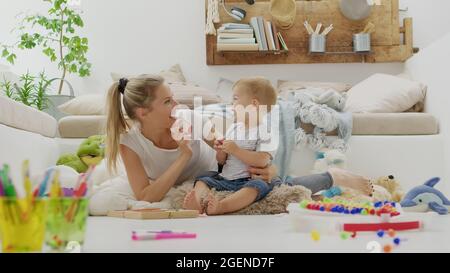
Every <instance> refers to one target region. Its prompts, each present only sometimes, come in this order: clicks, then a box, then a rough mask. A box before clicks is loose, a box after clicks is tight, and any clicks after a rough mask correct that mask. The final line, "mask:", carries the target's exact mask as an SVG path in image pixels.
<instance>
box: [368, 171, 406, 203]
mask: <svg viewBox="0 0 450 273" xmlns="http://www.w3.org/2000/svg"><path fill="white" fill-rule="evenodd" d="M372 184H374V185H379V186H381V187H383V188H385V189H386V190H387V191H388V192H389V193H390V194H391V197H392V198H391V199H392V201H393V202H400V201H401V200H402V198H403V196H404V193H403V192H402V189H401V187H400V183H398V181H397V180H395V177H394V176H393V175H389V176H383V177H380V178H378V179H377V180H375V181H372Z"/></svg>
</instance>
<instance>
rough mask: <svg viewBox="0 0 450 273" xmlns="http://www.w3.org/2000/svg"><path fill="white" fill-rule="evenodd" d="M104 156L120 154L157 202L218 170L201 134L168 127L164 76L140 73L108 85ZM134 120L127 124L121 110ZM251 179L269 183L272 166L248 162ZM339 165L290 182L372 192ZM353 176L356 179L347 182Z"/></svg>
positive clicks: (133, 181) (142, 197)
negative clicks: (179, 136)
mask: <svg viewBox="0 0 450 273" xmlns="http://www.w3.org/2000/svg"><path fill="white" fill-rule="evenodd" d="M107 104H108V105H107V108H108V118H107V147H106V157H107V163H108V168H109V170H110V171H115V170H116V165H117V159H118V156H119V154H120V156H121V158H122V161H123V163H124V165H125V170H126V172H127V176H128V181H129V184H130V186H131V189H132V191H133V193H134V195H135V197H136V199H137V200H139V201H147V202H160V201H161V200H162V199H163V198H164V197H165V195H166V194H167V193H168V192H169V190H170V189H171V188H172V187H173V186H176V185H180V184H181V183H183V182H184V181H186V180H189V179H194V178H195V177H198V176H199V175H201V174H204V173H205V172H206V171H216V170H217V169H218V164H217V160H216V151H215V150H214V149H213V148H211V147H210V146H209V145H208V144H207V143H206V142H205V141H203V140H192V141H188V140H181V141H175V140H174V138H173V137H172V134H171V130H170V128H171V127H172V125H173V124H174V122H175V119H174V118H173V117H172V110H173V109H174V107H175V106H177V102H176V101H174V99H173V94H172V92H171V90H170V88H169V87H168V85H166V84H165V83H164V80H163V78H161V77H159V76H154V75H143V76H140V77H137V78H132V79H129V80H128V79H121V80H120V81H119V82H116V83H114V84H113V85H112V86H111V88H110V89H109V91H108V101H107ZM122 105H123V107H124V109H125V112H126V115H127V116H128V118H129V119H131V120H132V121H133V122H132V124H131V125H130V124H129V123H128V122H127V121H126V119H125V115H124V113H123V111H122ZM249 172H250V173H251V175H252V178H253V179H261V180H264V181H266V182H268V183H270V182H272V179H273V183H272V185H277V184H280V183H282V181H281V180H280V179H279V178H276V175H277V171H276V167H274V166H273V165H270V166H268V167H266V168H254V167H250V168H249ZM345 175H346V174H345V173H344V174H342V173H339V171H335V172H329V173H325V174H320V175H312V176H306V177H299V178H295V179H293V180H292V181H290V182H289V184H292V185H302V186H305V187H307V188H309V189H311V191H312V192H313V193H316V192H318V191H321V190H325V189H328V188H330V187H331V186H333V184H336V185H343V186H350V187H355V188H358V189H361V190H363V191H364V192H366V193H368V194H371V193H372V188H371V184H370V183H369V182H368V181H366V180H365V179H364V178H361V179H360V178H359V177H356V179H353V180H351V179H348V178H349V176H345ZM350 181H354V182H350Z"/></svg>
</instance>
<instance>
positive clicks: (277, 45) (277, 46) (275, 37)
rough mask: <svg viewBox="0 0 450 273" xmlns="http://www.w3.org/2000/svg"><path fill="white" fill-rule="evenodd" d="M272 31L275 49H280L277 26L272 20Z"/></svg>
mask: <svg viewBox="0 0 450 273" xmlns="http://www.w3.org/2000/svg"><path fill="white" fill-rule="evenodd" d="M272 33H273V38H274V40H275V49H276V50H278V51H279V50H280V39H278V30H277V26H276V25H275V24H274V23H273V22H272Z"/></svg>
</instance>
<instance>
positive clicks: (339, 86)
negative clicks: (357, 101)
mask: <svg viewBox="0 0 450 273" xmlns="http://www.w3.org/2000/svg"><path fill="white" fill-rule="evenodd" d="M307 88H323V89H333V90H335V91H337V92H346V91H348V90H350V88H352V85H351V84H347V83H339V82H303V81H285V80H279V81H278V92H280V93H282V92H286V91H287V92H292V91H301V90H302V89H307Z"/></svg>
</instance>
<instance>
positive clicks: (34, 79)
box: [0, 72, 51, 111]
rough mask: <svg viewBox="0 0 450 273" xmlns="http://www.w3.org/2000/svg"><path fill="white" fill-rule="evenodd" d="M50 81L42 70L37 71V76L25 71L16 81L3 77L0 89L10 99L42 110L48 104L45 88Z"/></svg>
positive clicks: (46, 107)
mask: <svg viewBox="0 0 450 273" xmlns="http://www.w3.org/2000/svg"><path fill="white" fill-rule="evenodd" d="M50 83H51V81H50V80H49V79H48V78H47V76H46V75H45V73H44V72H41V73H39V75H38V76H33V75H31V74H30V73H29V72H27V73H26V74H23V75H22V76H20V77H19V82H18V83H13V82H11V81H9V80H6V79H3V81H2V82H1V83H0V90H2V92H3V93H4V94H5V96H7V97H8V98H10V99H13V100H15V101H18V102H21V103H23V104H25V105H27V106H31V107H34V108H36V109H38V110H41V111H44V110H46V109H48V106H49V98H48V95H47V90H48V86H49V85H50Z"/></svg>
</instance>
